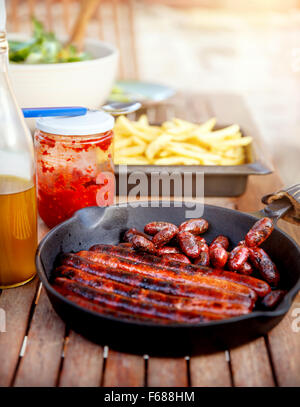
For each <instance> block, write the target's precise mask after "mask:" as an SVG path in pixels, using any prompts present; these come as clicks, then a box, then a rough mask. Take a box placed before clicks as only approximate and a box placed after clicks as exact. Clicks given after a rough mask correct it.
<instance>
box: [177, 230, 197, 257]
mask: <svg viewBox="0 0 300 407" xmlns="http://www.w3.org/2000/svg"><path fill="white" fill-rule="evenodd" d="M177 236H178V242H179V246H180V248H181V250H182V251H183V253H184V254H186V255H187V256H188V257H191V258H193V259H196V258H197V257H199V256H200V247H199V244H198V241H197V239H196V237H195V236H194V235H193V234H192V233H190V232H179V233H178V235H177Z"/></svg>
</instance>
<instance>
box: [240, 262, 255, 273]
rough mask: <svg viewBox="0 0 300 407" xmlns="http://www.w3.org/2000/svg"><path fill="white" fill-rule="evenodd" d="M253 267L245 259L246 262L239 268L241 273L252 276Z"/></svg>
mask: <svg viewBox="0 0 300 407" xmlns="http://www.w3.org/2000/svg"><path fill="white" fill-rule="evenodd" d="M253 271H254V270H253V267H252V266H251V264H250V263H249V262H248V261H245V263H244V264H243V265H242V267H241V268H240V269H239V271H238V272H239V273H240V274H245V275H246V276H250V275H251V274H253Z"/></svg>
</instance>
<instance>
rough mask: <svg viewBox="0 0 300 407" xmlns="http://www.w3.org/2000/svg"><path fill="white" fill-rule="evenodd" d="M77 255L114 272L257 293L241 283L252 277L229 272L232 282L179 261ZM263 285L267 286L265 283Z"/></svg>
mask: <svg viewBox="0 0 300 407" xmlns="http://www.w3.org/2000/svg"><path fill="white" fill-rule="evenodd" d="M77 254H78V255H79V256H80V257H84V258H87V259H89V260H91V261H94V262H97V263H99V264H101V265H102V266H103V267H110V268H112V269H114V270H120V271H126V272H133V273H138V274H142V275H144V276H149V277H156V276H160V278H162V279H164V280H166V281H171V282H182V283H184V282H190V283H191V284H193V283H194V284H195V286H202V287H208V288H214V287H216V288H222V289H224V290H226V291H229V292H233V293H240V294H244V295H246V296H250V297H255V293H254V291H253V290H252V289H251V288H250V287H245V286H244V285H243V284H240V283H239V281H240V280H242V279H243V278H244V279H245V278H247V279H251V277H246V276H241V275H237V274H236V273H230V272H227V274H228V273H229V274H232V275H233V276H234V279H235V280H236V281H233V279H232V280H230V279H228V278H226V273H225V272H223V273H221V274H219V270H212V269H209V268H207V270H208V272H207V273H201V267H200V266H195V265H193V264H184V263H180V262H178V261H172V260H170V261H169V263H168V265H167V266H165V265H163V266H157V265H153V264H151V263H150V264H145V263H138V262H134V261H131V260H128V259H121V258H120V257H115V256H111V255H107V254H104V253H96V252H87V251H81V252H78V253H77ZM158 259H159V261H160V262H161V259H160V257H158ZM170 265H173V267H170ZM186 268H191V270H192V272H193V273H191V272H186V270H185V269H186ZM197 269H199V270H197ZM203 269H205V268H203ZM187 270H188V269H187ZM253 280H256V279H253ZM257 282H258V283H259V284H260V280H257ZM255 283H256V281H255ZM262 283H263V284H266V283H264V282H262ZM266 285H267V284H266ZM267 292H268V291H267ZM264 295H265V294H264Z"/></svg>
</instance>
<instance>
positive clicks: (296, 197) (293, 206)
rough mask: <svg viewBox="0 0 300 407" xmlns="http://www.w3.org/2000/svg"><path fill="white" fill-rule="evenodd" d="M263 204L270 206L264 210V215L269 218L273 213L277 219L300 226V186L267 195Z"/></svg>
mask: <svg viewBox="0 0 300 407" xmlns="http://www.w3.org/2000/svg"><path fill="white" fill-rule="evenodd" d="M262 202H263V203H264V204H266V205H268V206H267V207H266V208H265V209H264V213H265V214H267V216H270V213H273V217H275V218H278V219H279V218H280V217H282V218H283V219H284V220H286V221H287V222H290V223H293V224H295V225H300V184H297V185H294V186H292V187H289V188H287V189H282V190H280V191H278V192H276V193H274V194H268V195H265V196H264V197H263V198H262ZM284 208H286V210H284ZM276 211H277V214H276ZM268 212H269V215H268ZM274 212H275V213H274ZM274 215H275V216H274ZM271 217H272V216H271Z"/></svg>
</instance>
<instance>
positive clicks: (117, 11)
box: [7, 0, 300, 184]
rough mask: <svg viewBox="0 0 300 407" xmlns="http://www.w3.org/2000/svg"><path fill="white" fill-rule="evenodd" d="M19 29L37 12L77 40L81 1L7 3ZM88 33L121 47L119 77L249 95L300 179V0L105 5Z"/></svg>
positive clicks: (275, 147) (157, 0) (282, 161)
mask: <svg viewBox="0 0 300 407" xmlns="http://www.w3.org/2000/svg"><path fill="white" fill-rule="evenodd" d="M7 9H8V26H7V29H8V31H9V32H27V33H30V31H31V18H30V17H31V16H32V15H34V16H35V17H36V18H37V19H39V20H40V21H42V22H43V23H44V24H45V27H46V28H47V29H50V30H53V31H55V33H56V34H57V35H58V36H66V35H68V34H70V32H71V30H72V27H73V24H74V22H75V20H76V18H77V15H78V12H79V10H80V1H76V0H60V1H58V0H42V1H41V0H40V1H38V0H7ZM87 37H92V38H93V37H96V38H100V39H103V40H105V41H108V42H111V43H112V44H115V45H116V46H117V47H118V48H119V50H120V63H119V72H118V78H120V79H139V80H145V81H151V82H158V83H162V84H166V85H169V86H171V87H174V88H175V89H176V90H177V91H179V92H180V91H189V92H198V93H199V92H203V93H220V92H223V93H238V94H242V95H243V96H244V98H245V100H246V102H247V104H248V107H249V109H250V110H251V113H252V115H253V117H254V119H255V121H256V122H257V124H258V126H259V128H260V130H261V133H262V136H263V137H264V139H265V143H266V145H267V147H268V149H269V150H270V152H271V154H272V155H273V157H274V161H275V165H277V167H278V168H279V171H280V174H281V176H282V178H283V181H284V183H286V184H292V183H296V182H297V181H298V182H299V178H298V174H299V157H300V137H299V133H300V115H299V114H298V112H299V111H300V92H299V86H300V0H285V1H282V0H251V1H250V0H106V1H105V0H99V4H98V5H97V8H96V10H95V12H94V13H93V15H92V19H91V21H90V23H89V25H88V29H87Z"/></svg>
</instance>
